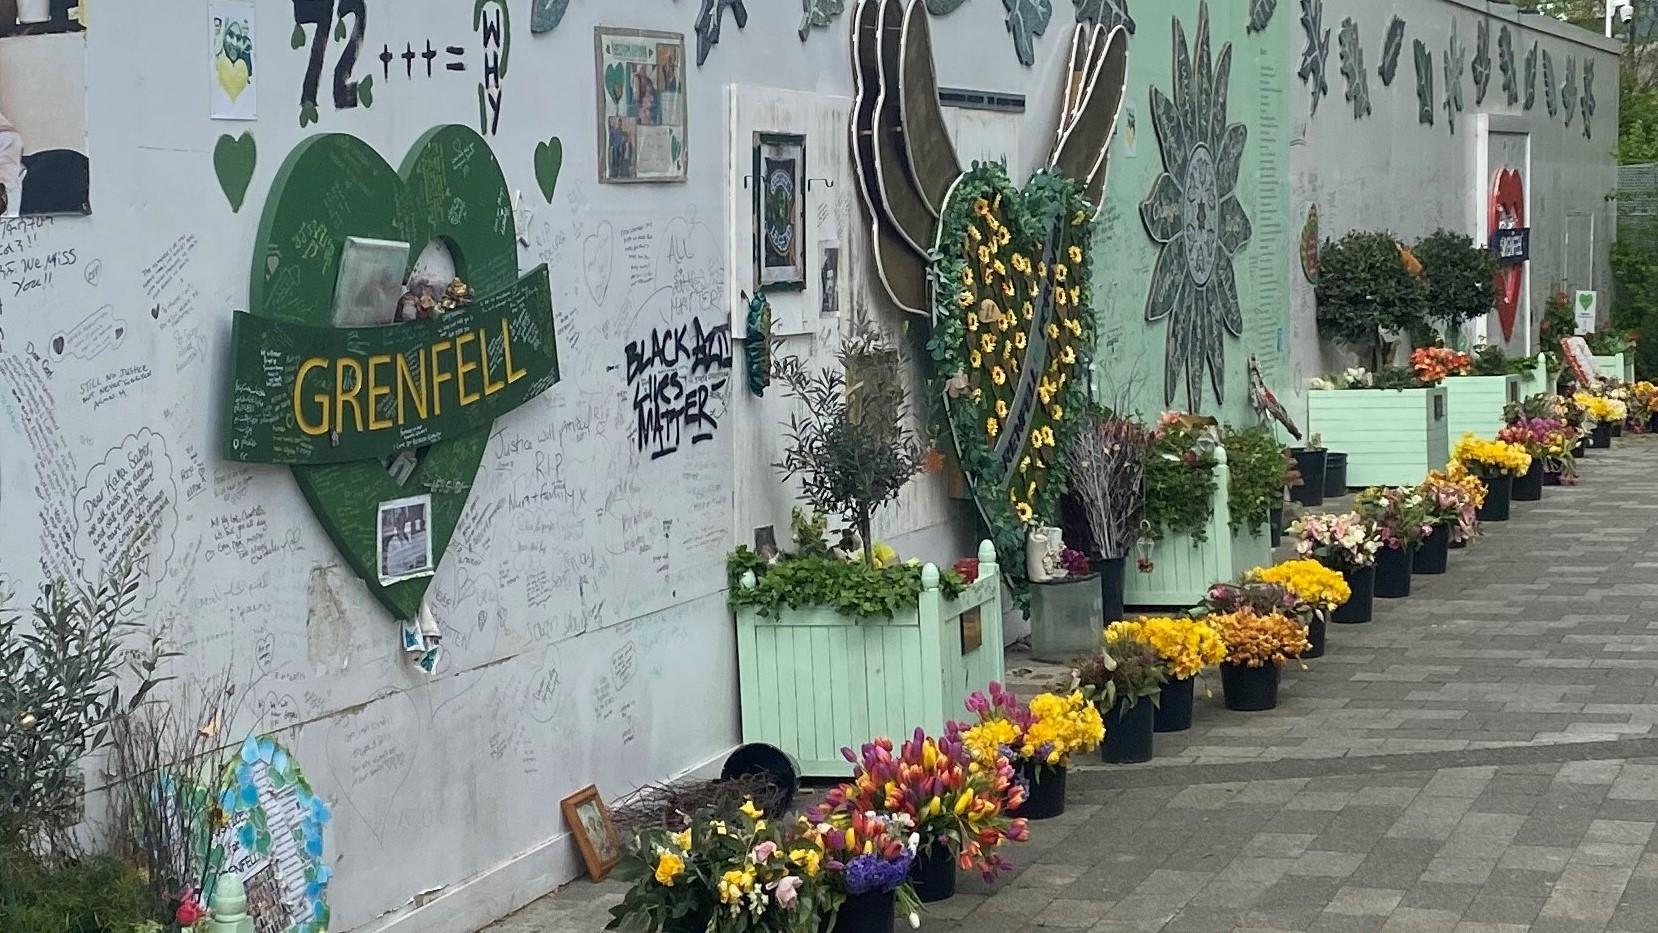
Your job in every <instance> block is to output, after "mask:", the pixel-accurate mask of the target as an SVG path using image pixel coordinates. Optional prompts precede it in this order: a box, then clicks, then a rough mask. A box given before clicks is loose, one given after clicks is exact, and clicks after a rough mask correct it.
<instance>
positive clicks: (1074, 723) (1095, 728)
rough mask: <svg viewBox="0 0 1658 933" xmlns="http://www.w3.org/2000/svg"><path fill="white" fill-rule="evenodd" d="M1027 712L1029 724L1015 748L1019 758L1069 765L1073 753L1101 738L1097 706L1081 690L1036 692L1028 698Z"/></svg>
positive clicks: (1102, 726) (1095, 744)
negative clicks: (1017, 748) (1029, 699)
mask: <svg viewBox="0 0 1658 933" xmlns="http://www.w3.org/2000/svg"><path fill="white" fill-rule="evenodd" d="M1030 714H1031V724H1030V726H1029V727H1028V728H1026V729H1025V735H1024V742H1023V744H1021V745H1020V747H1019V754H1020V757H1021V758H1024V759H1026V760H1028V761H1036V762H1040V763H1042V764H1045V765H1048V766H1049V767H1061V768H1062V767H1065V766H1066V765H1068V764H1070V761H1071V754H1072V753H1073V752H1082V753H1084V754H1086V753H1088V752H1091V751H1093V750H1094V749H1096V748H1099V747H1100V742H1101V741H1102V740H1103V739H1104V738H1105V721H1104V720H1103V719H1101V718H1100V709H1099V707H1098V706H1095V705H1094V704H1093V703H1090V702H1088V698H1087V697H1085V696H1083V695H1082V691H1081V690H1073V691H1071V692H1070V693H1064V694H1061V693H1039V694H1037V695H1036V696H1034V697H1031V701H1030Z"/></svg>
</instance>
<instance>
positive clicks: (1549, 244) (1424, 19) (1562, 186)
mask: <svg viewBox="0 0 1658 933" xmlns="http://www.w3.org/2000/svg"><path fill="white" fill-rule="evenodd" d="M1323 7H1324V22H1323V25H1324V27H1325V28H1326V29H1329V30H1330V31H1331V39H1330V63H1329V67H1328V75H1327V80H1328V82H1329V88H1330V93H1329V95H1328V96H1326V97H1324V98H1323V99H1322V100H1321V101H1319V104H1318V110H1317V113H1316V114H1313V113H1312V110H1311V100H1312V93H1311V88H1310V85H1308V84H1307V83H1304V82H1300V81H1297V82H1296V83H1295V85H1294V87H1293V89H1292V91H1291V96H1290V108H1291V109H1290V113H1291V120H1292V129H1293V134H1294V135H1293V142H1292V145H1291V150H1290V153H1291V154H1290V167H1291V168H1290V171H1291V178H1292V183H1293V195H1292V197H1293V203H1292V208H1291V212H1292V220H1293V223H1294V225H1295V229H1296V230H1299V229H1300V226H1301V223H1302V222H1303V221H1304V220H1305V219H1306V216H1307V210H1308V208H1309V207H1311V206H1312V205H1314V204H1316V205H1317V206H1318V212H1319V225H1320V235H1321V237H1322V238H1326V239H1328V238H1339V237H1340V236H1342V235H1343V234H1345V233H1347V232H1348V231H1350V230H1353V229H1361V230H1391V231H1393V233H1394V234H1395V235H1396V236H1399V237H1400V238H1402V239H1404V240H1405V241H1406V242H1407V243H1413V242H1415V241H1416V240H1417V239H1420V238H1421V237H1422V236H1425V235H1426V234H1429V233H1432V232H1433V231H1434V230H1435V229H1438V228H1440V227H1443V228H1446V229H1449V230H1454V231H1457V232H1459V233H1466V234H1469V235H1471V236H1473V237H1475V239H1476V240H1478V241H1480V242H1482V243H1483V242H1484V241H1485V239H1486V233H1485V226H1486V211H1487V203H1488V200H1487V198H1488V194H1489V185H1490V175H1491V173H1492V172H1493V171H1495V170H1496V168H1497V167H1500V166H1497V165H1494V164H1492V162H1493V161H1494V160H1492V159H1491V158H1489V157H1488V148H1487V147H1488V141H1487V140H1486V138H1485V137H1484V135H1483V132H1482V122H1484V123H1487V124H1491V123H1493V121H1494V125H1495V127H1496V128H1497V129H1499V130H1503V131H1507V132H1508V133H1509V134H1511V135H1509V136H1505V137H1504V138H1505V139H1508V140H1510V141H1512V140H1513V135H1512V134H1523V136H1524V139H1525V140H1526V143H1525V145H1524V146H1520V147H1518V148H1520V149H1526V148H1529V158H1530V171H1529V172H1527V173H1526V174H1527V193H1528V197H1529V200H1530V218H1529V219H1530V223H1531V227H1532V241H1531V243H1532V246H1531V250H1532V262H1531V264H1530V284H1529V289H1528V294H1529V306H1530V312H1531V317H1530V318H1529V324H1528V323H1527V322H1528V318H1527V317H1526V313H1527V308H1526V304H1527V303H1526V302H1522V307H1521V312H1520V318H1519V323H1517V324H1516V325H1515V341H1514V342H1513V344H1511V352H1512V353H1515V354H1520V353H1525V352H1536V339H1535V335H1536V322H1537V321H1539V320H1541V317H1542V311H1543V302H1544V300H1545V299H1546V297H1547V295H1548V293H1549V290H1550V288H1551V286H1553V285H1557V284H1558V285H1564V286H1565V287H1566V288H1568V289H1573V288H1597V289H1600V290H1601V291H1602V294H1603V295H1605V294H1607V293H1608V291H1609V285H1610V280H1609V272H1608V270H1607V266H1606V256H1607V250H1608V249H1609V247H1610V243H1611V235H1612V231H1613V228H1614V226H1615V224H1614V219H1615V208H1614V206H1613V204H1612V202H1610V201H1609V200H1607V195H1609V194H1610V193H1612V191H1613V190H1614V189H1615V186H1616V174H1615V159H1614V157H1613V151H1614V150H1615V149H1616V146H1617V127H1618V58H1617V52H1618V49H1619V46H1618V44H1617V43H1616V42H1613V41H1610V40H1606V39H1604V38H1601V37H1600V36H1598V35H1594V34H1591V33H1587V32H1584V31H1583V30H1579V29H1574V28H1572V27H1569V26H1566V25H1563V24H1561V23H1559V22H1557V21H1555V20H1551V19H1549V18H1547V17H1544V16H1541V15H1531V14H1520V13H1518V12H1517V11H1516V10H1515V8H1514V7H1513V6H1509V5H1506V4H1501V3H1487V2H1485V0H1395V2H1391V3H1375V2H1373V0H1324V3H1323ZM1281 15H1282V14H1281ZM1395 15H1398V16H1401V17H1403V18H1404V20H1405V21H1406V32H1405V43H1404V50H1403V53H1402V54H1401V55H1400V58H1399V68H1398V73H1397V75H1396V76H1395V78H1394V80H1393V84H1392V86H1391V87H1387V86H1384V85H1383V84H1382V81H1381V78H1380V76H1379V75H1378V73H1377V69H1378V67H1379V66H1380V65H1381V62H1382V54H1381V53H1382V45H1383V39H1384V37H1385V35H1386V32H1387V28H1388V24H1389V22H1391V20H1392V18H1393V17H1394V16H1395ZM1347 18H1351V19H1352V20H1353V21H1354V22H1355V23H1357V24H1358V27H1359V36H1360V39H1361V42H1362V45H1363V48H1364V62H1365V67H1366V69H1367V73H1368V80H1369V86H1370V99H1371V104H1372V110H1373V112H1372V114H1371V115H1370V116H1367V117H1365V118H1363V119H1359V120H1355V119H1354V117H1353V110H1352V107H1351V105H1350V104H1348V103H1347V101H1346V100H1345V99H1344V97H1343V95H1344V93H1345V91H1346V88H1347V81H1346V79H1345V78H1344V77H1343V75H1342V73H1341V70H1340V69H1341V61H1340V57H1339V46H1340V41H1339V38H1338V37H1339V34H1340V31H1341V26H1342V21H1343V20H1344V19H1347ZM1482 18H1488V19H1489V20H1490V21H1491V56H1492V63H1491V64H1492V77H1491V86H1490V89H1489V90H1488V91H1487V93H1486V97H1485V102H1484V104H1483V105H1480V104H1477V103H1476V98H1477V96H1478V95H1477V92H1476V91H1475V87H1474V82H1473V77H1472V72H1471V70H1470V69H1471V65H1472V62H1473V59H1474V54H1475V41H1476V28H1477V24H1478V22H1479V21H1480V19H1482ZM1505 23H1506V24H1508V25H1509V26H1510V27H1511V29H1512V31H1513V35H1514V39H1515V42H1514V47H1515V57H1516V61H1517V65H1518V68H1519V70H1520V74H1519V79H1520V82H1521V92H1520V101H1519V103H1518V104H1517V105H1515V106H1513V107H1510V106H1508V102H1507V97H1506V95H1505V94H1504V92H1503V88H1502V73H1501V71H1500V70H1499V69H1498V68H1497V41H1498V36H1499V34H1500V30H1501V27H1502V25H1503V24H1505ZM1453 24H1454V26H1455V29H1456V35H1457V38H1458V40H1459V41H1460V42H1461V44H1462V46H1463V47H1464V48H1465V49H1466V55H1467V62H1468V67H1467V68H1465V70H1464V72H1463V77H1462V83H1463V104H1464V107H1465V109H1464V110H1463V111H1462V112H1460V113H1458V114H1457V116H1456V132H1455V133H1454V134H1453V133H1452V132H1451V130H1450V127H1449V125H1448V124H1447V121H1446V114H1445V105H1444V99H1445V74H1444V53H1445V51H1446V48H1447V46H1448V44H1449V39H1450V35H1451V30H1452V27H1453ZM1292 36H1293V38H1292V41H1291V50H1292V55H1293V60H1292V61H1293V69H1292V70H1299V68H1300V61H1301V55H1302V53H1303V51H1304V50H1305V48H1306V40H1305V34H1304V33H1303V31H1302V30H1301V28H1300V26H1299V24H1297V25H1295V26H1294V27H1292ZM1415 39H1422V40H1423V42H1424V43H1425V44H1426V45H1427V47H1428V49H1429V50H1430V51H1431V52H1432V53H1433V57H1434V92H1435V98H1434V101H1435V104H1434V125H1433V126H1424V125H1421V124H1420V123H1419V122H1418V113H1417V97H1416V67H1415V61H1414V58H1413V40H1415ZM1533 41H1537V42H1540V43H1541V48H1542V49H1544V50H1547V51H1548V52H1549V53H1550V55H1551V56H1552V57H1553V59H1554V62H1555V65H1556V84H1557V85H1558V84H1559V82H1560V81H1563V80H1564V66H1565V62H1566V59H1567V58H1572V59H1576V60H1577V62H1578V64H1577V74H1578V77H1579V84H1580V85H1581V79H1582V74H1583V65H1582V63H1583V61H1585V60H1593V61H1594V62H1595V88H1594V90H1595V99H1596V104H1597V106H1596V111H1595V114H1594V122H1593V134H1594V135H1593V138H1585V137H1584V134H1583V125H1582V114H1581V113H1574V115H1573V118H1572V122H1571V125H1570V126H1567V125H1566V124H1565V115H1564V113H1563V112H1562V113H1561V114H1560V115H1558V116H1556V117H1553V118H1551V117H1550V116H1549V115H1548V111H1547V109H1546V106H1545V103H1544V97H1543V90H1542V86H1541V85H1542V78H1541V75H1540V76H1539V78H1538V84H1539V86H1538V90H1537V98H1536V102H1535V104H1534V106H1533V107H1532V108H1531V109H1530V110H1527V109H1525V91H1524V79H1525V56H1526V53H1527V52H1528V51H1529V50H1530V48H1531V45H1532V43H1533ZM1539 71H1541V66H1539ZM1482 114H1490V115H1493V116H1492V118H1491V120H1487V121H1482V120H1481V119H1480V117H1481V115H1482ZM1499 142H1501V141H1499ZM1510 148H1511V149H1513V148H1516V147H1514V146H1510ZM1488 166H1489V167H1488ZM1516 167H1518V166H1516ZM1591 225H1592V226H1593V228H1594V230H1595V231H1596V242H1595V244H1594V248H1593V250H1589V249H1587V248H1586V247H1584V243H1583V241H1584V240H1585V239H1587V235H1588V231H1589V229H1590V227H1591ZM1569 228H1570V229H1571V230H1572V231H1573V236H1574V237H1575V238H1576V246H1577V247H1582V249H1581V251H1580V252H1577V253H1575V254H1574V255H1576V256H1577V258H1576V259H1575V260H1574V261H1573V262H1574V265H1573V266H1572V267H1571V268H1570V270H1569V274H1568V265H1567V263H1568V259H1567V256H1568V250H1567V236H1568V229H1569ZM1289 261H1290V262H1291V264H1292V270H1291V277H1290V278H1291V283H1292V315H1291V320H1292V334H1291V347H1292V350H1293V357H1294V362H1293V374H1292V376H1293V378H1292V383H1291V387H1292V388H1293V390H1294V396H1295V398H1296V404H1295V405H1293V406H1292V407H1291V410H1292V411H1295V412H1304V411H1305V399H1306V385H1307V380H1308V379H1310V378H1311V377H1314V376H1317V375H1319V374H1320V373H1322V372H1328V371H1330V370H1333V369H1339V368H1341V367H1344V366H1350V365H1353V363H1352V357H1351V355H1350V354H1348V353H1346V352H1345V351H1342V350H1340V349H1338V348H1336V347H1334V346H1333V345H1332V344H1330V343H1328V342H1326V343H1323V344H1321V343H1320V341H1319V339H1318V334H1317V328H1316V316H1315V315H1316V308H1315V302H1314V296H1313V287H1312V286H1311V285H1310V284H1308V282H1307V280H1306V278H1305V277H1303V276H1302V274H1301V269H1300V262H1299V258H1298V257H1296V256H1291V257H1290V259H1289ZM1528 332H1529V333H1530V334H1531V335H1532V340H1531V344H1530V349H1529V350H1528V349H1527V345H1526V344H1524V343H1523V342H1522V338H1523V336H1524V335H1525V334H1526V333H1528ZM1489 334H1490V335H1491V337H1492V339H1493V340H1495V341H1500V340H1501V330H1500V328H1499V327H1498V326H1497V322H1496V316H1495V315H1494V314H1493V315H1491V316H1490V320H1489Z"/></svg>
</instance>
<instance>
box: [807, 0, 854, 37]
mask: <svg viewBox="0 0 1658 933" xmlns="http://www.w3.org/2000/svg"><path fill="white" fill-rule="evenodd" d="M800 3H801V6H802V7H803V10H802V12H801V16H800V41H802V42H805V41H806V37H807V36H809V35H811V34H812V30H813V29H828V28H829V24H830V23H833V22H834V21H835V17H837V16H839V15H841V14H842V13H845V12H846V0H800Z"/></svg>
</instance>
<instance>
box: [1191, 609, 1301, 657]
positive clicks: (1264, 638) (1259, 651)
mask: <svg viewBox="0 0 1658 933" xmlns="http://www.w3.org/2000/svg"><path fill="white" fill-rule="evenodd" d="M1207 618H1208V619H1209V622H1210V624H1211V625H1213V626H1214V627H1215V630H1216V631H1217V632H1219V633H1220V637H1221V640H1222V641H1224V642H1225V643H1226V663H1228V664H1236V665H1237V666H1239V667H1265V666H1267V665H1268V664H1284V663H1286V662H1288V661H1292V660H1295V659H1296V658H1299V657H1301V655H1303V654H1305V653H1306V652H1307V650H1308V649H1309V648H1311V647H1312V645H1311V644H1310V643H1309V642H1308V641H1307V628H1306V626H1304V625H1302V624H1301V623H1300V622H1298V621H1296V620H1295V619H1292V618H1290V617H1289V616H1282V615H1277V614H1275V613H1274V614H1268V615H1259V614H1257V613H1256V612H1255V611H1254V610H1251V609H1240V610H1238V611H1237V612H1229V613H1226V614H1224V615H1211V616H1208V617H1207Z"/></svg>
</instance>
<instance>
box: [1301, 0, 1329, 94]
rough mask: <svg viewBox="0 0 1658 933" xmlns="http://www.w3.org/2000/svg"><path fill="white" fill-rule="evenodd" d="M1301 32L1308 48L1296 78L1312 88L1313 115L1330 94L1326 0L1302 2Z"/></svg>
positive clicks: (1303, 0)
mask: <svg viewBox="0 0 1658 933" xmlns="http://www.w3.org/2000/svg"><path fill="white" fill-rule="evenodd" d="M1301 31H1302V32H1303V33H1304V34H1305V35H1306V37H1307V48H1306V49H1305V50H1303V51H1302V53H1301V69H1300V70H1299V71H1297V72H1296V73H1295V76H1296V77H1298V78H1300V79H1301V80H1302V82H1303V83H1306V84H1308V85H1310V86H1311V87H1312V91H1313V109H1312V113H1314V114H1317V113H1318V99H1319V98H1320V97H1323V96H1324V95H1326V94H1328V93H1330V84H1329V81H1328V80H1326V78H1325V71H1326V70H1327V69H1328V68H1329V65H1330V30H1328V29H1325V28H1324V0H1301Z"/></svg>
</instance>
